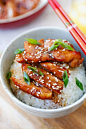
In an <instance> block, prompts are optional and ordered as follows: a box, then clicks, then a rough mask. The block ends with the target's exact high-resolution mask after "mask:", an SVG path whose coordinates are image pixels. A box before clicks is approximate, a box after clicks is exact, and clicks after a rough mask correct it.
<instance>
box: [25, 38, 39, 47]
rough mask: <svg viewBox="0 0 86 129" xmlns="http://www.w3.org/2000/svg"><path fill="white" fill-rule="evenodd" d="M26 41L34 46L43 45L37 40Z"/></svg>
mask: <svg viewBox="0 0 86 129" xmlns="http://www.w3.org/2000/svg"><path fill="white" fill-rule="evenodd" d="M25 40H26V41H28V42H29V43H31V44H33V45H41V44H40V43H39V42H38V41H37V40H36V39H29V38H26V39H25Z"/></svg>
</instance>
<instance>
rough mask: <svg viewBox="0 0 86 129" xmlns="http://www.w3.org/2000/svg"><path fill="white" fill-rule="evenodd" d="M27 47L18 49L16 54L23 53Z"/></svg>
mask: <svg viewBox="0 0 86 129" xmlns="http://www.w3.org/2000/svg"><path fill="white" fill-rule="evenodd" d="M24 50H25V49H24V48H21V49H17V50H16V51H15V52H14V54H21V53H22V52H23V51H24Z"/></svg>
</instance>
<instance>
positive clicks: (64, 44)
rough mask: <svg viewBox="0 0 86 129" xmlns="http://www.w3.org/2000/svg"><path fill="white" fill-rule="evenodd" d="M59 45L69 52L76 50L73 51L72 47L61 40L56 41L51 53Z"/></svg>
mask: <svg viewBox="0 0 86 129" xmlns="http://www.w3.org/2000/svg"><path fill="white" fill-rule="evenodd" d="M59 45H61V46H62V47H64V48H66V49H67V50H71V51H74V49H73V48H72V47H71V46H70V45H68V44H67V43H64V42H62V40H61V39H58V40H56V41H55V42H54V43H53V45H52V46H51V47H50V48H49V51H52V50H54V49H55V48H57V47H58V46H59Z"/></svg>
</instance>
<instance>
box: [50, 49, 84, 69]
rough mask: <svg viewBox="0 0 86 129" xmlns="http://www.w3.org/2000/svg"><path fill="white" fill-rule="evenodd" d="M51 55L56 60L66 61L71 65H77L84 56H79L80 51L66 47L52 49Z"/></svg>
mask: <svg viewBox="0 0 86 129" xmlns="http://www.w3.org/2000/svg"><path fill="white" fill-rule="evenodd" d="M52 56H53V57H54V59H55V60H56V61H59V62H66V63H68V64H69V66H71V67H78V66H79V65H80V64H81V63H82V62H83V60H84V58H81V54H80V52H77V51H69V50H67V49H57V50H54V51H52Z"/></svg>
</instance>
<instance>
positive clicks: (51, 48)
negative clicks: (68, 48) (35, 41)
mask: <svg viewBox="0 0 86 129" xmlns="http://www.w3.org/2000/svg"><path fill="white" fill-rule="evenodd" d="M59 45H60V44H59V43H58V44H57V41H55V42H54V43H53V45H52V46H51V47H50V48H49V51H53V50H54V49H56V48H57V47H58V46H59Z"/></svg>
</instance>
